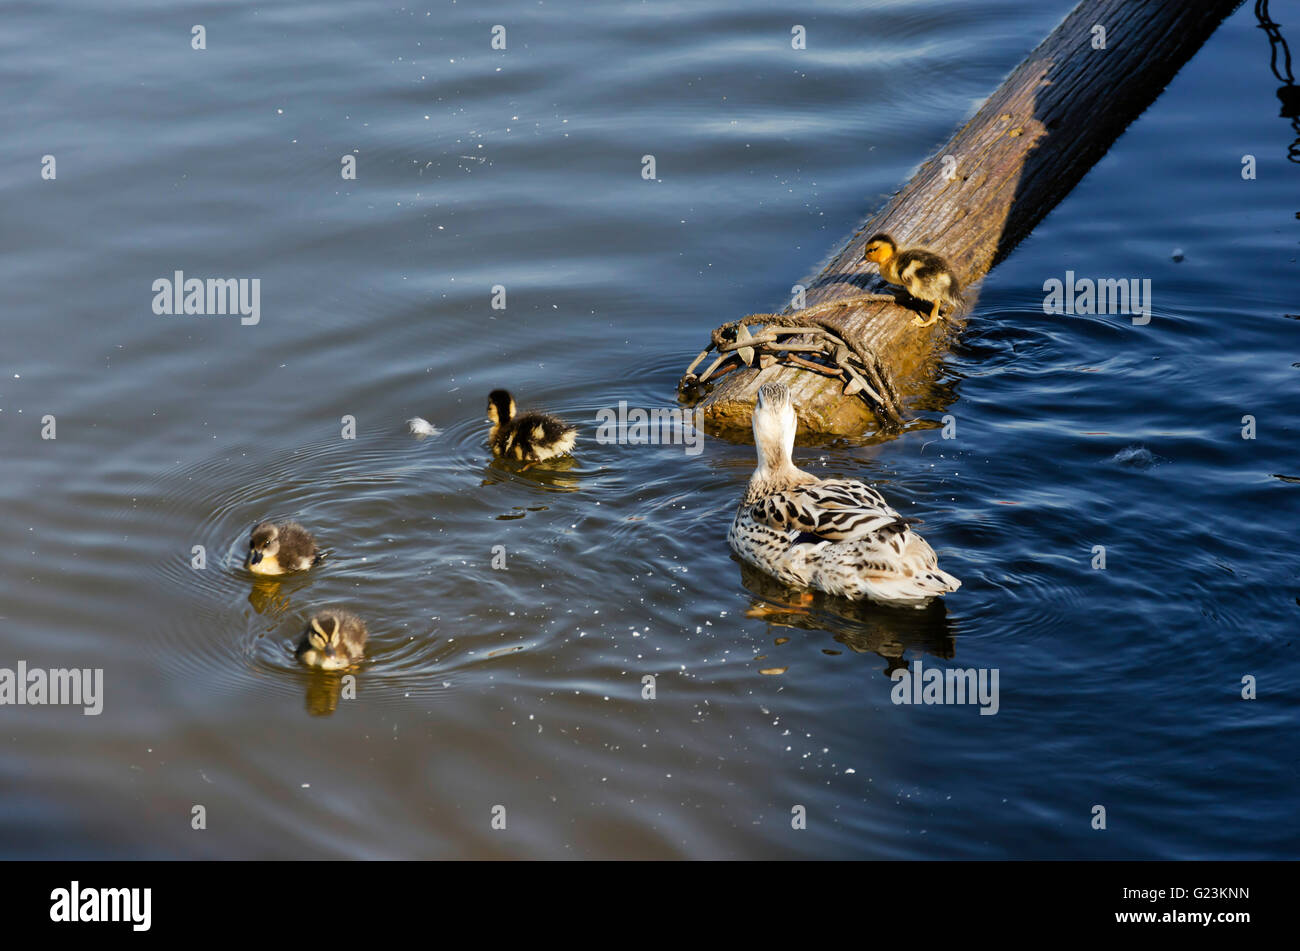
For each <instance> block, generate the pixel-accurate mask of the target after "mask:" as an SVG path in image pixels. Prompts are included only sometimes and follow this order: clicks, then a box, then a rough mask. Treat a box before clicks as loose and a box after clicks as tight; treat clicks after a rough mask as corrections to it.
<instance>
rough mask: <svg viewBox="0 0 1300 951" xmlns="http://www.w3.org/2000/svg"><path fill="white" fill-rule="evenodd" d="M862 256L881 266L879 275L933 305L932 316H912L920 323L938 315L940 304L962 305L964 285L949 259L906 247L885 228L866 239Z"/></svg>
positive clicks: (920, 324) (918, 324)
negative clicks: (960, 282) (888, 233)
mask: <svg viewBox="0 0 1300 951" xmlns="http://www.w3.org/2000/svg"><path fill="white" fill-rule="evenodd" d="M862 260H864V261H872V262H874V263H875V264H877V265H879V266H880V276H881V277H883V278H884V279H885V280H886V281H888V282H889V283H890V284H898V285H900V286H901V287H903V288H905V289H906V290H907V292H908V293H909V294H911V295H912V296H913V297H915V298H916V299H917V300H920V301H925V302H926V303H927V304H929V305H931V306H930V318H929V319H928V320H922V319H921V318H920V317H919V316H918V317H914V318H913V319H912V323H914V324H915V325H916V326H918V327H928V326H930V325H931V324H932V323H934V322H935V321H936V320H938V319H939V307H940V305H944V304H946V305H948V306H949V307H950V308H953V309H956V308H958V307H960V306H961V305H962V297H961V285H960V284H959V283H958V281H957V276H956V275H955V274H953V273H952V268H951V267H949V266H948V262H947V261H945V260H944V259H943V258H942V257H941V256H939V255H937V254H935V253H934V252H933V251H927V250H925V248H905V249H902V250H900V249H899V247H898V243H897V242H896V241H894V239H893V238H891V237H890V236H889V235H887V234H885V233H884V232H883V231H882V232H880V233H878V234H874V235H872V236H871V238H870V239H869V240H868V241H867V246H866V249H865V250H864V251H863V252H862Z"/></svg>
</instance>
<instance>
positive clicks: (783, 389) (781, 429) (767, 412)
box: [754, 383, 799, 472]
mask: <svg viewBox="0 0 1300 951" xmlns="http://www.w3.org/2000/svg"><path fill="white" fill-rule="evenodd" d="M798 425H799V419H798V417H797V416H796V415H795V411H794V403H793V402H792V401H791V399H790V389H789V387H787V386H786V385H785V384H784V383H764V384H763V385H762V386H760V387H759V388H758V398H757V399H756V400H755V402H754V445H756V446H757V447H758V468H759V471H766V472H778V471H780V470H781V469H784V468H785V467H786V466H790V465H793V463H792V462H791V461H790V454H791V452H793V451H794V433H795V429H796V428H797V427H798Z"/></svg>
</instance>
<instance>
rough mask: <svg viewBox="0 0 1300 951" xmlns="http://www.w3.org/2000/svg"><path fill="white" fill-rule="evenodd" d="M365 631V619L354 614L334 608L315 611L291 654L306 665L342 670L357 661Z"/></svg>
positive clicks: (361, 653)
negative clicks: (294, 654)
mask: <svg viewBox="0 0 1300 951" xmlns="http://www.w3.org/2000/svg"><path fill="white" fill-rule="evenodd" d="M367 634H368V632H367V631H366V622H365V621H363V620H361V618H359V617H357V616H356V615H355V614H352V613H350V612H348V611H341V610H339V609H337V608H329V609H327V610H324V611H317V612H316V613H315V614H313V615H312V616H311V620H310V621H308V622H307V629H306V630H305V631H303V632H302V641H301V642H300V643H299V644H298V650H297V651H296V652H295V653H296V654H297V657H298V659H299V660H301V661H302V662H303V663H304V664H306V665H307V666H308V667H319V668H320V669H321V670H343V669H345V668H347V667H353V666H355V665H357V664H359V663H361V659H362V656H363V655H364V654H365V648H366V637H367Z"/></svg>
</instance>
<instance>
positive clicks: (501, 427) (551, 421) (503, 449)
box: [487, 390, 578, 465]
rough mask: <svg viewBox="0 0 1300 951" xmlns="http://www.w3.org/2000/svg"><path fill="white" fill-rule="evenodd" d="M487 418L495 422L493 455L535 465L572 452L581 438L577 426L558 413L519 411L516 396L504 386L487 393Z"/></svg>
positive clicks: (489, 434) (493, 426) (493, 424)
mask: <svg viewBox="0 0 1300 951" xmlns="http://www.w3.org/2000/svg"><path fill="white" fill-rule="evenodd" d="M487 418H488V422H490V423H491V424H492V429H491V431H490V432H489V433H488V443H489V444H490V445H491V446H492V455H494V456H500V457H501V458H503V459H517V460H519V461H520V462H527V463H528V464H529V465H532V464H533V463H535V462H542V461H544V460H546V459H554V458H556V457H557V456H563V455H566V454H568V453H570V452H573V446H574V444H575V443H576V442H577V441H578V428H577V427H576V426H570V425H569V424H568V423H566V422H565V421H564V420H562V419H560V418H559V417H556V416H551V415H550V414H549V413H537V412H531V413H524V414H523V415H522V416H521V415H517V414H516V411H515V398H514V397H513V396H511V395H510V394H509V393H508V392H506V391H505V390H493V391H492V392H491V393H490V394H489V395H488V405H487Z"/></svg>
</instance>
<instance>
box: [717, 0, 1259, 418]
mask: <svg viewBox="0 0 1300 951" xmlns="http://www.w3.org/2000/svg"><path fill="white" fill-rule="evenodd" d="M1240 3H1241V0H1082V2H1081V3H1080V4H1079V5H1078V6H1077V7H1075V8H1074V10H1073V11H1071V13H1070V14H1069V16H1067V17H1066V18H1065V20H1064V21H1063V22H1062V23H1061V25H1060V26H1058V27H1057V28H1056V29H1055V30H1054V31H1053V32H1052V33H1051V35H1049V36H1048V37H1047V39H1046V40H1044V41H1043V42H1042V43H1041V44H1039V46H1038V48H1037V49H1035V50H1034V51H1033V52H1032V53H1030V54H1029V56H1028V57H1026V59H1025V60H1024V62H1022V63H1021V64H1020V66H1018V67H1017V68H1016V69H1015V71H1014V72H1012V73H1011V75H1010V76H1008V77H1007V79H1006V81H1004V82H1003V83H1002V85H1001V86H1000V87H999V88H998V89H997V91H996V92H994V93H993V95H991V96H990V97H989V98H988V100H987V101H986V102H985V103H984V105H983V106H982V107H981V108H980V110H979V112H977V113H976V114H975V116H974V118H972V119H971V120H970V121H969V122H967V123H966V125H964V126H963V127H962V128H961V129H959V130H958V131H957V133H956V134H955V135H954V136H953V137H952V139H951V140H949V142H948V143H947V144H946V145H944V146H943V148H941V149H939V151H938V152H937V153H936V154H935V155H934V156H933V157H932V158H931V159H930V160H929V161H928V162H926V163H925V165H923V166H922V167H921V169H920V170H919V171H918V172H917V173H916V175H915V176H913V178H912V180H911V181H910V182H908V183H907V185H906V186H905V187H904V188H903V190H902V191H900V192H899V193H898V194H896V195H895V196H894V197H893V199H892V200H891V201H890V202H889V203H888V205H887V206H886V207H885V208H884V209H883V210H882V211H880V212H879V213H877V214H876V215H874V216H872V217H871V218H870V220H868V222H867V223H866V224H865V225H864V226H863V228H862V229H861V230H859V231H858V232H857V233H856V234H855V235H854V236H853V237H852V238H850V239H849V241H848V242H847V244H846V245H845V247H844V248H843V250H841V251H840V253H839V254H837V255H836V256H835V258H834V259H833V260H832V261H831V263H830V264H829V265H827V267H826V268H825V269H824V270H823V271H822V272H821V274H819V275H818V276H817V277H816V278H815V279H814V280H813V281H811V282H809V283H808V288H809V290H808V294H807V303H808V305H809V306H811V305H813V304H818V303H825V302H829V301H833V300H836V299H839V298H846V297H853V296H855V295H861V294H862V293H863V292H864V284H865V279H866V278H867V277H872V278H874V277H875V275H876V270H875V266H874V265H870V264H866V263H864V262H863V261H862V250H863V246H864V244H865V243H866V239H867V238H868V237H870V236H871V235H872V234H874V233H875V232H877V231H886V232H890V233H891V234H892V235H893V236H894V238H896V239H897V240H898V241H899V243H900V245H902V246H908V245H913V246H916V245H919V246H923V247H926V248H930V249H931V250H934V251H937V252H939V253H940V254H943V255H944V256H946V257H947V258H948V259H949V261H950V262H951V263H952V266H953V270H954V271H955V273H956V274H957V277H958V278H959V279H960V280H961V282H962V284H963V286H966V285H969V284H971V283H973V282H975V281H978V280H979V279H981V278H982V277H984V275H985V274H987V273H988V271H989V270H990V269H992V268H993V267H994V266H995V265H997V264H998V263H999V262H1000V261H1002V260H1003V259H1004V258H1005V257H1006V256H1007V255H1008V254H1009V253H1010V252H1011V250H1012V249H1013V248H1014V247H1015V246H1016V245H1017V244H1018V243H1019V242H1020V241H1021V240H1022V239H1024V238H1025V237H1026V236H1027V235H1028V234H1029V233H1030V231H1032V230H1033V228H1034V227H1035V226H1036V225H1037V224H1038V222H1040V221H1041V220H1042V219H1043V218H1044V216H1046V215H1047V213H1048V212H1049V211H1051V210H1052V208H1054V207H1055V206H1056V205H1057V203H1058V202H1060V201H1061V199H1062V198H1064V197H1065V196H1066V195H1068V194H1069V193H1070V191H1071V189H1073V188H1074V186H1075V185H1076V184H1078V182H1079V180H1080V179H1082V178H1083V176H1084V175H1085V174H1086V173H1087V172H1088V170H1089V169H1090V168H1092V166H1093V165H1094V164H1096V162H1097V161H1098V160H1099V159H1100V158H1101V157H1102V156H1103V155H1104V154H1105V153H1106V151H1107V150H1108V149H1109V148H1110V146H1111V144H1112V143H1113V142H1114V141H1115V140H1116V139H1117V138H1119V136H1120V134H1121V133H1122V132H1123V131H1124V129H1125V128H1126V127H1127V126H1128V125H1129V123H1130V122H1132V121H1133V120H1134V119H1135V118H1136V117H1137V116H1138V115H1139V114H1141V112H1142V111H1143V110H1144V109H1146V107H1147V106H1148V105H1150V104H1151V103H1152V102H1153V101H1154V100H1155V98H1156V97H1157V96H1158V95H1159V94H1160V92H1161V91H1162V90H1163V89H1164V87H1165V85H1166V84H1167V83H1168V82H1169V81H1170V80H1171V79H1172V78H1173V77H1174V75H1175V74H1176V73H1177V72H1178V70H1179V69H1180V68H1181V67H1182V65H1183V64H1184V63H1185V62H1187V60H1188V59H1190V58H1191V56H1192V54H1194V53H1195V52H1196V51H1197V49H1199V48H1200V47H1201V45H1202V44H1203V43H1204V42H1205V41H1206V39H1208V38H1209V36H1210V34H1211V33H1213V32H1214V30H1215V29H1216V28H1217V27H1218V25H1219V24H1220V23H1221V22H1222V21H1223V19H1224V18H1225V17H1227V16H1228V14H1230V13H1231V12H1232V11H1233V10H1234V9H1236V8H1237V7H1238V6H1239V5H1240ZM1098 26H1099V27H1101V28H1103V29H1104V31H1105V47H1104V48H1095V42H1096V39H1095V38H1098V37H1099V34H1098V32H1097V31H1095V30H1094V27H1098ZM1175 147H1178V146H1175ZM947 156H951V157H952V159H953V160H954V161H955V166H954V165H953V162H948V161H945V159H946V157H947ZM877 289H879V288H877ZM967 298H968V303H967V312H969V308H970V305H971V304H973V303H974V300H975V294H974V293H971V292H968V293H967ZM915 315H916V312H915V311H913V310H909V309H907V308H906V307H903V306H899V305H898V304H894V303H889V302H883V303H874V302H873V303H866V304H858V305H852V306H847V307H845V308H843V310H842V311H840V312H838V313H836V314H835V317H834V321H833V322H834V324H835V326H836V328H837V330H838V331H839V333H840V335H841V336H847V335H853V336H854V337H855V338H856V339H857V340H858V341H859V342H860V343H862V344H865V345H866V346H867V347H869V348H870V349H871V350H873V351H874V352H875V353H876V355H877V356H878V357H879V359H880V363H881V365H882V367H883V369H884V370H886V371H887V372H888V374H889V375H890V376H891V377H892V379H893V380H894V382H895V385H896V386H897V387H898V388H899V390H900V391H901V393H902V394H903V396H904V398H906V397H907V396H908V395H910V394H913V393H915V392H917V390H918V389H919V388H921V387H923V386H924V385H925V383H926V379H925V376H926V374H925V372H924V369H925V366H926V364H927V362H929V363H933V361H927V358H928V357H929V356H930V355H931V354H932V353H933V352H934V348H935V346H936V344H937V343H938V342H939V341H940V340H941V339H942V338H943V337H945V336H946V335H947V334H948V333H950V332H951V331H952V330H953V329H958V330H959V329H960V327H961V326H962V319H961V317H960V316H959V317H958V319H957V320H956V321H954V322H948V321H945V320H940V321H938V322H936V323H935V324H933V325H932V326H930V327H925V328H918V327H915V326H913V324H912V322H911V321H912V318H913V317H914V316H915ZM734 316H742V315H739V314H737V315H734ZM768 380H780V381H782V382H784V383H785V384H787V385H788V386H789V387H790V388H791V390H792V391H793V394H794V398H795V405H796V406H797V407H798V412H799V420H800V423H801V429H802V430H803V431H811V432H816V433H823V434H838V435H851V434H860V433H864V432H867V431H869V430H871V429H872V428H873V427H874V426H875V425H876V418H875V416H874V415H873V413H872V411H871V410H870V409H869V408H868V406H867V405H866V403H864V402H863V401H862V400H861V399H859V398H857V397H851V396H845V395H844V393H843V389H844V386H843V382H842V381H840V380H835V379H831V378H828V377H826V376H824V375H820V374H816V373H811V372H808V371H807V370H802V369H797V368H792V367H786V366H781V365H775V366H770V367H767V368H766V369H758V368H754V369H750V368H742V370H741V371H740V372H735V373H730V374H728V375H727V376H725V377H723V378H722V379H721V380H720V381H719V383H718V384H717V386H716V387H715V388H714V389H713V391H712V392H711V393H709V395H708V396H707V397H705V399H704V400H703V401H702V403H701V406H702V408H703V409H704V413H705V419H706V420H708V422H709V423H710V424H711V428H714V429H715V430H721V431H724V432H725V431H727V430H734V429H738V428H740V427H744V428H746V429H747V428H748V427H749V423H750V411H751V410H752V409H753V404H754V396H755V393H756V392H757V390H758V387H759V385H760V384H762V383H765V382H767V381H768Z"/></svg>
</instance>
